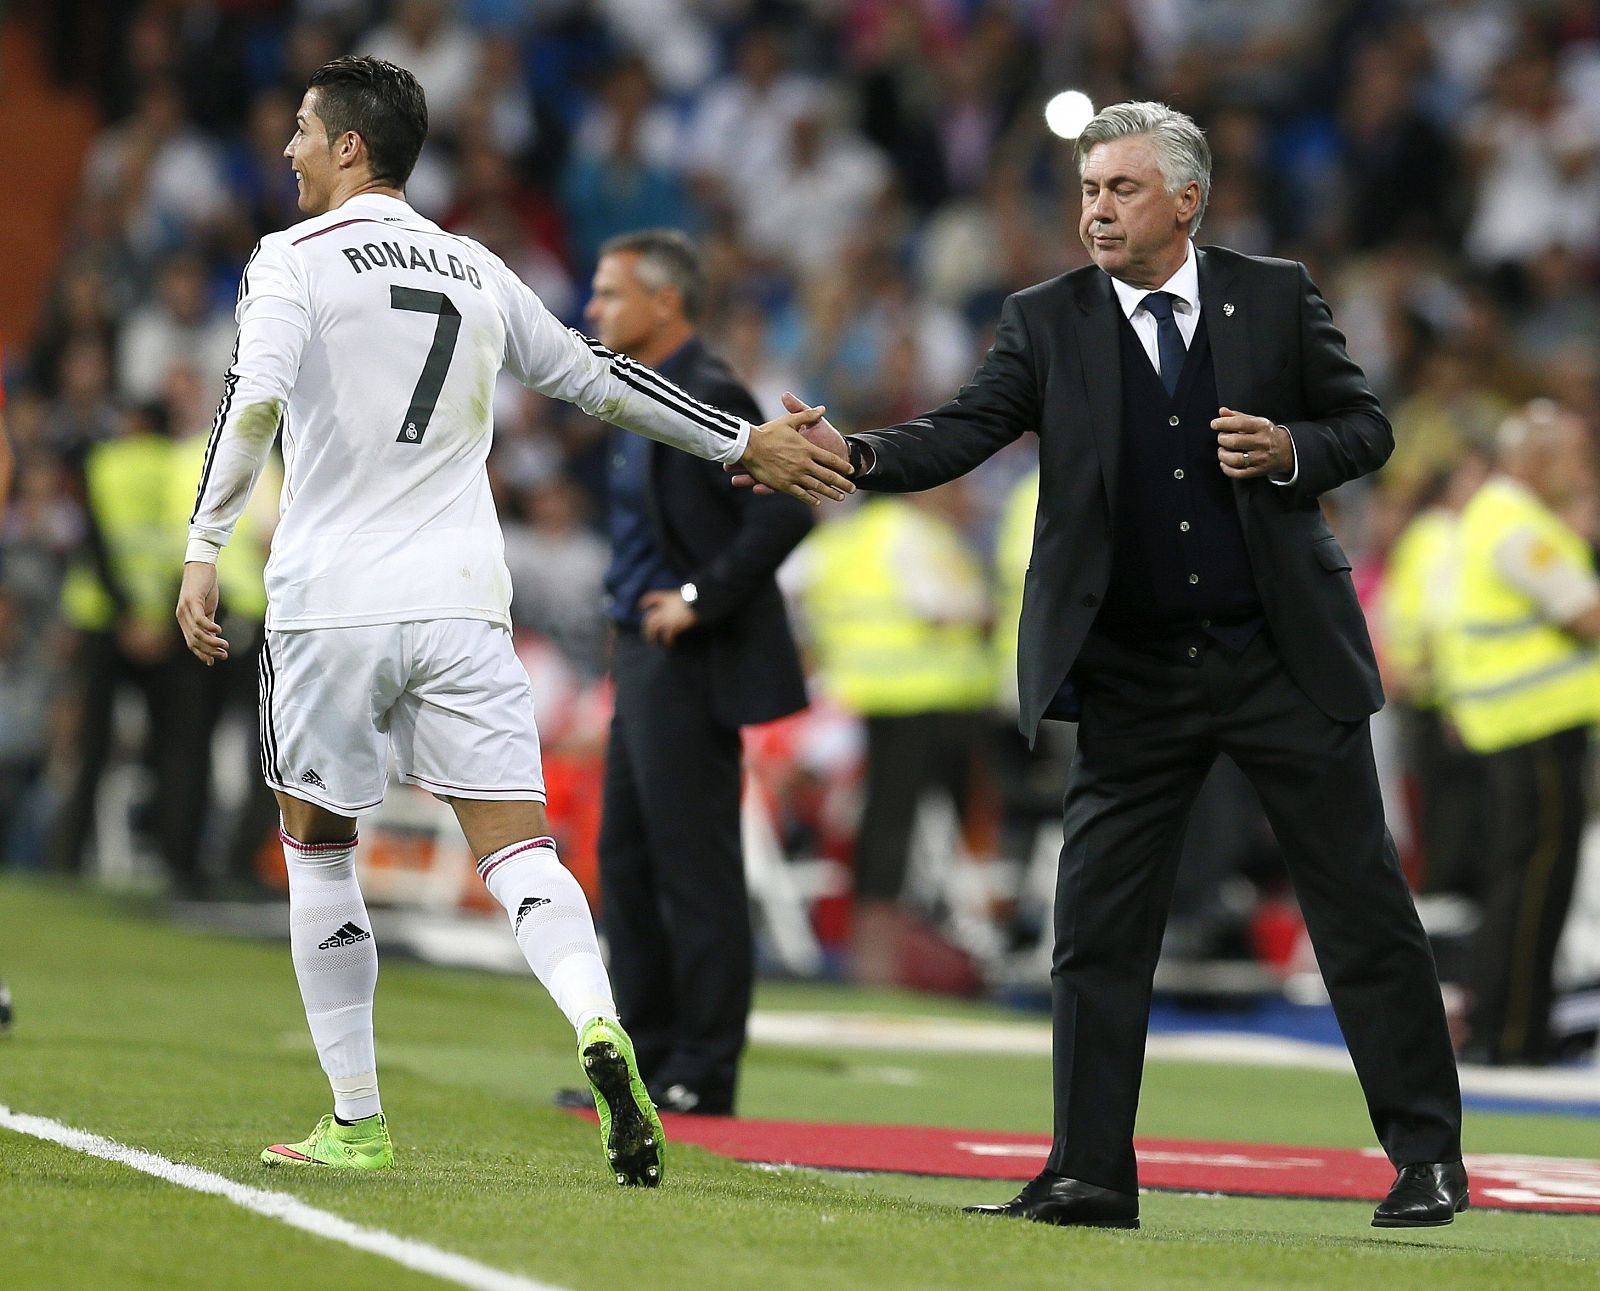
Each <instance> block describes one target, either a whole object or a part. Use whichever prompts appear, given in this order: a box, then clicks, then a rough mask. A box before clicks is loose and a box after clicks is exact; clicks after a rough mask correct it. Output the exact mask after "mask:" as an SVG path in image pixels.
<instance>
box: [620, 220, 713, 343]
mask: <svg viewBox="0 0 1600 1291" xmlns="http://www.w3.org/2000/svg"><path fill="white" fill-rule="evenodd" d="M630 251H631V252H634V253H636V254H637V255H638V257H639V277H640V278H641V279H642V280H643V281H644V285H645V286H646V287H648V288H650V290H652V291H660V290H661V288H663V287H676V288H677V289H678V295H679V296H680V297H682V299H683V316H684V317H685V318H687V319H688V320H689V321H690V322H691V323H697V322H699V321H700V311H701V310H703V309H704V308H705V304H706V275H705V270H704V269H703V268H701V266H700V253H699V251H697V250H696V249H695V245H694V243H693V242H692V241H690V240H689V235H688V234H686V233H683V232H681V231H680V230H678V229H640V230H639V231H638V232H637V233H623V234H621V235H619V236H618V237H614V238H612V239H610V240H609V241H607V242H604V243H602V244H601V247H600V255H601V256H602V257H604V256H609V255H621V254H624V253H626V252H630Z"/></svg>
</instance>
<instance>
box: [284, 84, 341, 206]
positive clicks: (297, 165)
mask: <svg viewBox="0 0 1600 1291" xmlns="http://www.w3.org/2000/svg"><path fill="white" fill-rule="evenodd" d="M283 155H284V156H285V157H287V158H288V159H289V164H290V165H291V166H293V167H294V173H295V178H296V179H297V180H299V189H300V193H299V203H300V209H301V210H302V211H304V212H305V213H306V214H307V215H321V214H322V213H323V212H324V211H326V210H327V209H328V205H329V203H330V201H331V200H332V194H333V185H334V181H335V180H336V179H337V178H338V175H339V166H338V163H337V162H336V161H335V160H334V156H333V145H332V143H331V142H329V139H328V127H327V125H326V124H325V123H324V122H323V120H322V118H321V117H319V116H318V115H317V91H316V90H315V89H314V88H313V89H309V90H307V91H306V96H305V98H303V99H302V100H300V110H299V111H298V112H296V113H295V117H294V137H293V138H292V139H290V140H289V145H288V147H286V148H285V149H284V150H283Z"/></svg>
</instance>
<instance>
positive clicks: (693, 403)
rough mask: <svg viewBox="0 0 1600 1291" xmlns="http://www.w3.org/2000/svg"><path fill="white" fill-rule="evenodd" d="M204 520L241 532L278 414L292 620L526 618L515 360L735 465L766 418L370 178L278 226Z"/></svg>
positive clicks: (194, 534) (600, 405) (278, 557)
mask: <svg viewBox="0 0 1600 1291" xmlns="http://www.w3.org/2000/svg"><path fill="white" fill-rule="evenodd" d="M237 314H238V321H239V339H238V343H237V345H236V347H235V350H234V359H233V364H232V366H231V367H230V368H229V370H228V374H227V377H226V379H225V381H224V389H223V397H222V402H221V405H220V406H219V408H218V409H217V416H216V421H215V424H214V426H213V428H212V432H211V442H210V445H209V447H208V450H207V452H206V458H205V465H204V469H203V471H202V474H201V477H200V486H199V491H198V496H197V499H196V503H195V511H194V515H193V517H192V519H191V525H190V531H189V532H190V537H191V539H203V540H205V541H206V542H209V543H213V544H216V545H217V546H222V545H225V544H226V543H227V541H228V538H229V536H230V535H231V534H232V532H233V527H234V524H235V523H236V522H237V520H238V519H239V515H240V513H241V512H242V511H243V509H244V505H245V502H246V500H247V499H248V497H249V494H250V490H251V489H252V488H253V487H254V485H255V481H256V478H257V476H258V475H259V474H260V472H261V467H262V464H263V463H264V462H265V461H266V459H267V456H268V454H269V453H270V451H271V448H272V441H273V438H274V436H275V435H276V434H277V432H278V431H279V429H280V427H281V430H282V434H283V455H284V465H285V468H286V469H285V477H284V485H283V494H282V502H281V512H282V518H281V520H280V522H279V525H278V529H277V532H276V534H275V535H274V537H273V542H272V556H271V559H270V560H269V561H268V562H267V571H266V581H267V598H268V611H267V625H268V626H269V627H271V628H274V629H277V630H279V631H287V630H292V629H296V628H314V627H334V626H346V625H354V624H364V623H394V622H407V621H413V620H420V619H436V618H471V619H487V620H490V621H491V622H495V623H501V624H505V625H507V626H509V625H510V621H511V620H510V614H509V607H510V602H511V580H510V577H509V575H508V574H507V572H506V566H505V558H504V545H503V542H502V539H501V536H500V525H499V522H498V519H497V517H496V515H495V509H494V501H493V498H492V497H491V496H490V491H489V480H488V475H487V473H486V471H485V469H484V463H485V461H486V459H487V458H488V455H489V443H490V439H491V437H492V433H493V427H492V422H491V406H492V403H493V397H494V383H495V376H496V374H497V373H498V372H499V371H500V369H501V368H502V367H505V368H506V369H508V370H509V371H510V372H511V374H512V375H513V376H515V377H516V378H517V379H518V380H519V381H521V382H522V383H523V384H524V385H527V386H530V387H531V388H533V389H534V390H537V391H539V392H540V393H542V394H546V395H550V396H552V397H554V398H558V399H565V400H568V401H570V402H572V403H575V404H577V405H578V406H579V407H581V408H582V409H583V410H584V411H585V412H588V413H591V414H592V415H594V416H596V417H600V418H603V419H604V420H606V421H609V422H613V423H615V424H616V425H619V426H623V427H625V428H626V429H628V430H633V431H637V432H639V433H640V434H643V435H646V436H649V437H650V438H652V439H657V440H660V441H662V442H664V443H667V444H671V445H673V446H675V447H677V448H681V449H684V450H686V451H688V452H690V453H693V454H695V455H696V456H698V457H704V458H709V459H711V460H713V461H721V462H731V461H736V460H738V458H739V457H741V456H742V455H743V453H744V449H745V444H746V441H747V440H748V437H749V434H750V427H749V425H748V423H746V422H745V421H743V420H742V419H741V418H738V417H735V416H732V415H731V414H728V413H724V412H720V411H718V410H717V409H714V408H710V407H707V406H706V405H704V404H702V403H699V402H698V401H697V400H695V399H692V398H690V397H689V396H688V395H687V394H685V393H684V392H683V391H682V390H680V389H678V387H676V386H674V385H672V384H671V383H670V382H668V381H667V380H665V379H664V378H663V377H661V376H659V375H657V374H656V373H655V372H653V371H651V370H650V369H649V368H646V367H644V366H643V365H641V364H639V363H636V362H634V361H633V360H631V359H629V358H626V357H624V356H622V355H617V354H613V353H612V352H611V351H609V350H607V349H606V348H605V347H604V346H602V345H600V343H599V342H597V341H593V340H590V339H589V338H587V337H585V336H583V335H581V334H580V333H578V332H575V331H573V330H571V329H570V328H567V327H564V326H563V325H562V324H561V323H560V322H558V321H557V320H556V318H555V317H554V316H553V315H552V314H551V313H550V312H549V310H547V309H546V308H545V307H544V305H543V304H542V303H541V302H540V300H539V298H538V297H537V296H535V295H534V294H533V292H532V291H530V290H529V289H528V288H527V287H526V286H525V285H524V284H523V283H522V282H520V281H519V280H518V279H517V278H516V277H515V276H514V275H513V274H512V273H511V272H510V270H508V269H507V268H506V267H505V265H504V264H503V263H502V262H501V261H500V260H499V258H498V257H496V256H494V255H493V254H491V253H490V252H489V251H487V250H485V249H484V248H483V247H481V246H479V245H478V244H477V243H476V242H474V241H472V240H471V239H470V238H464V237H458V236H456V235H455V234H452V233H447V232H445V231H444V230H443V229H441V228H440V227H439V226H438V225H437V224H434V223H433V222H432V221H431V220H427V219H424V218H423V217H422V216H420V215H418V214H417V213H416V212H415V211H414V210H412V209H411V207H409V206H408V205H406V203H404V202H403V201H400V200H398V199H396V198H392V197H384V196H380V195H377V194H370V193H369V194H363V195H362V196H360V197H355V198H352V199H350V200H349V201H347V202H345V203H344V204H343V205H342V206H340V207H338V208H337V209H336V210H333V211H329V212H328V213H327V214H325V215H319V216H317V217H315V218H313V219H310V220H306V221H304V222H303V223H301V224H297V225H295V226H294V227H293V228H291V229H287V230H285V231H284V232H282V233H274V234H271V235H269V236H267V237H265V238H263V239H262V240H261V242H260V244H259V245H258V246H257V247H256V249H255V252H254V253H253V254H252V255H251V257H250V261H249V263H248V265H247V266H246V267H245V271H244V277H243V279H242V280H241V282H240V284H239V304H238V310H237Z"/></svg>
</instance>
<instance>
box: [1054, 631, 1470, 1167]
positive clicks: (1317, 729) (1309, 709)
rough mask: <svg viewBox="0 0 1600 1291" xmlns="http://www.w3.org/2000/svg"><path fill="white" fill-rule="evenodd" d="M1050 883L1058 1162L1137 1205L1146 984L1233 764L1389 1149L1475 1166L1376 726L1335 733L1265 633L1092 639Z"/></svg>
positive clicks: (1079, 677)
mask: <svg viewBox="0 0 1600 1291" xmlns="http://www.w3.org/2000/svg"><path fill="white" fill-rule="evenodd" d="M1073 678H1074V680H1075V681H1076V683H1077V685H1078V690H1079V693H1080V696H1081V698H1082V702H1083V717H1082V721H1081V722H1080V724H1079V727H1078V753H1077V756H1076V758H1075V759H1074V762H1073V767H1072V771H1071V774H1070V776H1069V778H1068V784H1067V795H1066V803H1065V809H1064V810H1065V843H1064V846H1063V847H1062V851H1061V866H1060V871H1059V875H1058V879H1057V887H1056V911H1055V914H1056V929H1055V931H1056V943H1055V960H1054V965H1053V968H1052V971H1051V987H1052V1001H1053V1013H1054V1027H1055V1051H1054V1076H1055V1090H1054V1092H1055V1143H1054V1147H1053V1148H1052V1151H1051V1154H1050V1159H1049V1167H1050V1169H1052V1170H1055V1171H1057V1172H1059V1173H1061V1174H1064V1175H1067V1176H1070V1177H1072V1178H1075V1179H1081V1180H1084V1181H1085V1182H1088V1183H1093V1184H1098V1185H1099V1186H1101V1187H1105V1188H1113V1189H1116V1190H1117V1191H1119V1192H1134V1191H1136V1190H1137V1188H1138V1174H1137V1168H1136V1165H1135V1162H1134V1152H1133V1129H1134V1117H1135V1112H1136V1110H1137V1108H1138V1102H1139V1082H1140V1078H1141V1074H1142V1069H1143V1065H1144V1044H1145V1032H1146V1029H1147V1027H1148V1024H1149V1014H1150V992H1151V981H1152V978H1153V975H1154V971H1155V964H1156V958H1157V956H1158V954H1159V952H1160V948H1161V937H1162V932H1163V930H1164V928H1165V924H1166V917H1167V909H1168V906H1169V904H1170V902H1171V898H1172V886H1173V879H1174V875H1175V872H1176V869H1177V863H1178V856H1179V853H1180V850H1181V847H1182V844H1183V835H1184V827H1185V824H1186V822H1187V819H1188V814H1189V807H1190V804H1191V803H1192V802H1193V801H1194V797H1195V794H1196V793H1197V792H1198V791H1199V788H1200V785H1201V782H1202V781H1203V780H1204V779H1205V776H1206V773H1207V772H1208V771H1209V770H1210V768H1211V764H1212V762H1213V761H1214V760H1215V759H1216V758H1217V756H1218V755H1219V754H1221V753H1226V754H1228V755H1229V756H1230V757H1231V758H1232V759H1233V761H1234V762H1235V763H1236V764H1237V765H1238V767H1239V769H1240V770H1241V771H1242V772H1244V774H1245V776H1246V777H1247V778H1248V779H1249V780H1250V782H1251V783H1252V784H1253V785H1254V786H1255V788H1256V791H1257V792H1258V793H1259V794H1260V797H1261V802H1262V806H1263V807H1264V809H1265V810H1266V813H1267V818H1268V820H1269V821H1270V822H1271V824H1272V828H1273V832H1274V833H1275V834H1276V835H1277V837H1278V841H1279V843H1280V844H1281V845H1282V847H1283V851H1284V856H1285V860H1286V862H1287V864H1288V869H1289V875H1290V877H1291V879H1292V880H1293V882H1294V885H1295V889H1296V891H1297V893H1298V895H1299V898H1300V905H1301V909H1302V911H1303V912H1304V915H1305V920H1306V927H1307V930H1308V931H1309V933H1310V935H1311V940H1312V944H1313V946H1314V947H1315V949H1316V952H1317V962H1318V964H1319V965H1320V967H1321V969H1322V976H1323V980H1324V981H1325V982H1326V983H1327V987H1328V992H1329V994H1330V995H1331V996H1332V998H1333V1006H1334V1010H1335V1012H1336V1014H1337V1015H1338V1018H1339V1025H1340V1027H1341V1028H1342V1029H1343V1031H1344V1038H1345V1042H1346V1044H1347V1045H1348V1046H1349V1048H1350V1055H1351V1057H1352V1059H1353V1060H1354V1062H1355V1067H1356V1072H1357V1074H1358V1076H1359V1077H1360V1079H1361V1086H1362V1089H1363V1090H1364V1092H1365V1094H1366V1098H1367V1107H1368V1110H1369V1112H1370V1114H1371V1117H1372V1123H1373V1125H1374V1127H1375V1128H1376V1129H1377V1132H1378V1139H1379V1142H1381V1143H1382V1144H1383V1147H1384V1150H1385V1151H1386V1152H1387V1153H1388V1155H1389V1157H1390V1159H1391V1160H1392V1161H1394V1162H1395V1163H1396V1164H1410V1163H1415V1162H1423V1161H1449V1160H1455V1159H1457V1158H1459V1157H1460V1155H1461V1093H1460V1087H1459V1084H1458V1082H1457V1079H1456V1070H1455V1059H1454V1055H1453V1054H1452V1052H1451V1047H1450V1037H1449V1034H1448V1031H1447V1030H1446V1026H1445V1017H1444V1008H1443V1004H1442V1002H1441V1000H1440V995H1439V982H1438V978H1437V975H1436V974H1435V971H1434V965H1433V956H1432V954H1431V952H1430V951H1429V948H1428V942H1427V938H1426V937H1425V936H1424V935H1423V931H1422V925H1421V923H1420V921H1419V920H1418V919H1417V913H1416V908H1415V906H1414V905H1413V904H1412V901H1411V895H1410V893H1409V891H1408V890H1407V888H1406V883H1405V879H1404V877H1403V876H1402V874H1401V872H1400V864H1399V859H1398V857H1397V856H1396V854H1395V849H1394V843H1393V840H1392V839H1391V838H1390V837H1389V832H1388V830H1387V829H1386V828H1385V827H1384V822H1383V809H1382V804H1381V802H1380V799H1379V792H1378V777H1377V770H1376V767H1375V765H1374V763H1373V756H1372V740H1371V735H1370V732H1369V728H1368V723H1367V722H1366V721H1365V720H1363V721H1359V722H1336V721H1334V720H1332V719H1331V718H1329V717H1327V716H1326V715H1325V714H1324V713H1322V712H1321V710H1319V709H1318V708H1317V707H1316V706H1315V705H1313V704H1312V703H1311V701H1310V700H1309V699H1307V698H1306V696H1305V694H1304V692H1302V691H1301V690H1300V688H1299V687H1298V686H1296V685H1295V684H1294V682H1293V681H1292V680H1291V679H1290V678H1289V675H1288V673H1287V672H1285V671H1284V668H1283V665H1282V663H1281V661H1280V660H1279V658H1278V654H1277V651H1276V649H1275V648H1274V647H1273V645H1272V643H1271V640H1270V638H1269V637H1268V636H1267V634H1265V633H1262V634H1261V635H1259V636H1257V637H1256V639H1255V640H1254V641H1252V642H1251V643H1250V645H1249V646H1248V647H1247V648H1246V649H1245V650H1244V651H1243V652H1242V653H1241V654H1239V655H1238V656H1236V657H1235V656H1231V655H1230V654H1229V653H1228V652H1227V651H1226V650H1224V649H1223V648H1221V647H1219V646H1209V647H1204V648H1202V649H1201V652H1200V654H1199V656H1198V658H1197V659H1196V661H1195V662H1194V663H1193V664H1191V663H1186V662H1181V661H1179V660H1175V659H1173V660H1169V659H1164V658H1158V657H1155V656H1153V655H1146V654H1144V653H1142V652H1139V651H1136V650H1132V649H1129V648H1126V647H1124V646H1120V645H1117V644H1115V643H1113V642H1110V641H1108V640H1106V639H1105V638H1103V637H1100V636H1098V635H1094V634H1091V636H1090V639H1089V642H1088V643H1087V644H1086V645H1085V647H1084V651H1083V653H1082V655H1081V656H1080V658H1079V661H1078V664H1077V666H1076V667H1075V668H1074V670H1073Z"/></svg>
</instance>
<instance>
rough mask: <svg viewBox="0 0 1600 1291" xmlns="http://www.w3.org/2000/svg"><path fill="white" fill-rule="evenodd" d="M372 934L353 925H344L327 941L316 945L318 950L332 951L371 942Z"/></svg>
mask: <svg viewBox="0 0 1600 1291" xmlns="http://www.w3.org/2000/svg"><path fill="white" fill-rule="evenodd" d="M371 940H372V934H371V933H370V932H368V931H367V930H366V929H365V928H362V927H358V926H357V925H356V924H354V923H346V924H345V925H344V927H342V928H340V929H339V931H338V932H336V933H334V934H333V936H331V937H329V938H328V940H327V941H324V942H320V943H319V944H318V945H317V949H318V950H332V949H333V948H334V947H335V946H354V945H355V944H356V942H358V941H371Z"/></svg>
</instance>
